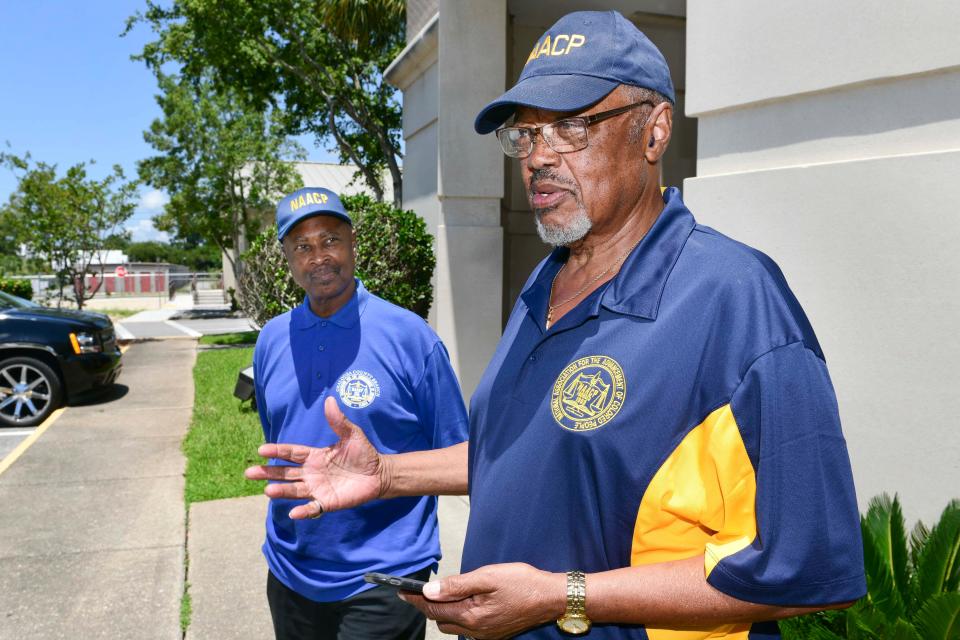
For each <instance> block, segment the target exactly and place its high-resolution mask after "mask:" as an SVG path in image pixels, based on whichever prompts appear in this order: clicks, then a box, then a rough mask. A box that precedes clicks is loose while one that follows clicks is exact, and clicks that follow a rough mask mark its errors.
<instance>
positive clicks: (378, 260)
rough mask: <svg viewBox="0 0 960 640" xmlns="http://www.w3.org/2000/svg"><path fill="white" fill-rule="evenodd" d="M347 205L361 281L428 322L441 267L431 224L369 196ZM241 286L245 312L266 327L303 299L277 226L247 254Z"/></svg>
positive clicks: (347, 201)
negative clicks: (429, 229) (436, 271)
mask: <svg viewBox="0 0 960 640" xmlns="http://www.w3.org/2000/svg"><path fill="white" fill-rule="evenodd" d="M342 201H343V205H344V207H346V209H347V211H349V212H350V217H351V218H353V224H354V229H355V230H356V232H357V277H359V278H360V279H361V280H362V281H363V284H364V286H365V287H366V288H367V289H368V290H369V291H370V292H371V293H374V294H376V295H378V296H380V297H381V298H384V299H386V300H389V301H390V302H393V303H394V304H396V305H399V306H401V307H405V308H407V309H410V310H411V311H413V312H414V313H417V314H418V315H420V316H421V317H424V318H425V317H426V316H427V313H428V312H429V311H430V305H431V304H432V303H433V288H432V286H431V278H432V277H433V268H434V266H435V265H436V259H435V258H434V255H433V236H431V235H430V234H429V233H427V225H426V223H424V221H423V220H421V219H420V218H419V217H417V214H415V213H414V212H413V211H402V210H399V209H395V208H394V207H393V206H391V205H389V204H386V203H382V202H376V201H375V200H373V198H371V197H370V196H367V195H357V196H346V197H344V198H343V199H342ZM239 287H240V292H239V293H240V296H239V298H240V300H239V302H240V307H241V309H243V312H244V313H245V314H246V315H247V316H248V317H250V318H251V319H252V320H253V321H254V322H256V323H257V324H258V325H260V326H263V325H264V324H265V323H266V322H267V320H269V319H270V318H272V317H274V316H276V315H279V314H281V313H283V312H284V311H287V310H288V309H291V308H293V307H295V306H296V305H298V304H300V302H301V301H302V300H303V290H302V289H301V288H300V287H299V286H298V285H297V284H296V283H295V282H294V281H293V277H292V276H291V275H290V270H289V269H288V267H287V262H286V259H285V258H284V257H283V252H282V251H281V249H280V243H279V242H277V230H276V228H275V227H273V226H272V225H271V226H270V227H269V228H268V229H266V230H265V231H264V232H263V233H261V234H260V235H258V236H257V237H256V238H254V240H253V242H251V244H250V248H249V250H248V251H247V252H246V253H244V254H243V273H242V274H241V275H240V282H239Z"/></svg>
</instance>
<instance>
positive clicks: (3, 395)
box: [0, 357, 63, 427]
mask: <svg viewBox="0 0 960 640" xmlns="http://www.w3.org/2000/svg"><path fill="white" fill-rule="evenodd" d="M62 403H63V385H62V384H61V383H60V377H59V376H58V375H57V373H56V371H54V370H53V369H51V368H50V365H48V364H47V363H45V362H43V361H42V360H37V359H35V358H29V357H15V358H7V359H6V360H0V427H33V426H36V425H38V424H40V423H41V422H43V421H44V420H46V419H47V416H49V415H50V414H51V413H53V410H54V409H56V408H57V407H59V406H60V405H61V404H62Z"/></svg>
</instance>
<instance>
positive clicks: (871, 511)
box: [780, 494, 960, 640]
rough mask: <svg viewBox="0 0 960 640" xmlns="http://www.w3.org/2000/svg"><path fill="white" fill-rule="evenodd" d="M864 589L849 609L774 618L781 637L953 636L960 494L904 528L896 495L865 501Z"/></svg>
mask: <svg viewBox="0 0 960 640" xmlns="http://www.w3.org/2000/svg"><path fill="white" fill-rule="evenodd" d="M860 529H861V532H862V533H863V556H864V565H865V568H866V572H867V595H866V597H864V598H862V599H861V600H859V601H858V602H857V603H856V604H854V605H853V606H852V607H850V608H849V609H845V610H843V611H826V612H821V613H817V614H813V615H810V616H801V617H799V618H793V619H791V620H784V621H783V622H781V623H780V628H781V630H782V632H783V637H784V640H800V639H801V638H803V639H806V638H814V639H815V640H838V639H842V638H849V639H851V640H886V639H888V638H891V639H903V640H957V639H958V638H960V500H952V501H951V502H950V503H949V504H948V505H947V508H946V509H944V511H943V514H942V515H941V516H940V520H939V522H937V524H936V525H934V527H933V528H932V529H928V528H927V527H926V526H925V525H924V524H923V523H922V522H921V523H918V524H917V526H916V527H914V529H913V531H912V532H911V533H910V534H909V536H908V534H907V529H906V525H905V522H904V518H903V511H902V509H901V508H900V501H899V500H898V499H897V497H896V496H894V497H893V499H891V498H890V496H888V495H887V494H882V495H880V496H877V497H876V498H874V499H873V500H871V501H870V507H869V508H868V510H867V514H866V515H865V516H863V517H861V519H860Z"/></svg>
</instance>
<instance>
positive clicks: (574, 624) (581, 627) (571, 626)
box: [559, 617, 590, 635]
mask: <svg viewBox="0 0 960 640" xmlns="http://www.w3.org/2000/svg"><path fill="white" fill-rule="evenodd" d="M559 623H560V628H561V629H562V630H564V631H566V632H567V633H572V634H574V635H580V634H581V633H586V632H587V631H589V630H590V622H589V621H587V620H586V619H585V618H577V617H569V618H561V619H560V620H559Z"/></svg>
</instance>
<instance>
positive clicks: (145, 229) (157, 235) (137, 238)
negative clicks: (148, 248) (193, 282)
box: [125, 218, 170, 242]
mask: <svg viewBox="0 0 960 640" xmlns="http://www.w3.org/2000/svg"><path fill="white" fill-rule="evenodd" d="M125 229H126V230H127V231H129V232H130V235H131V238H132V240H133V241H134V242H149V241H151V240H153V241H156V242H169V241H170V234H168V233H167V232H165V231H157V229H156V227H154V226H153V220H150V219H149V218H140V219H138V220H136V219H135V220H130V221H129V222H127V224H126V226H125Z"/></svg>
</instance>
